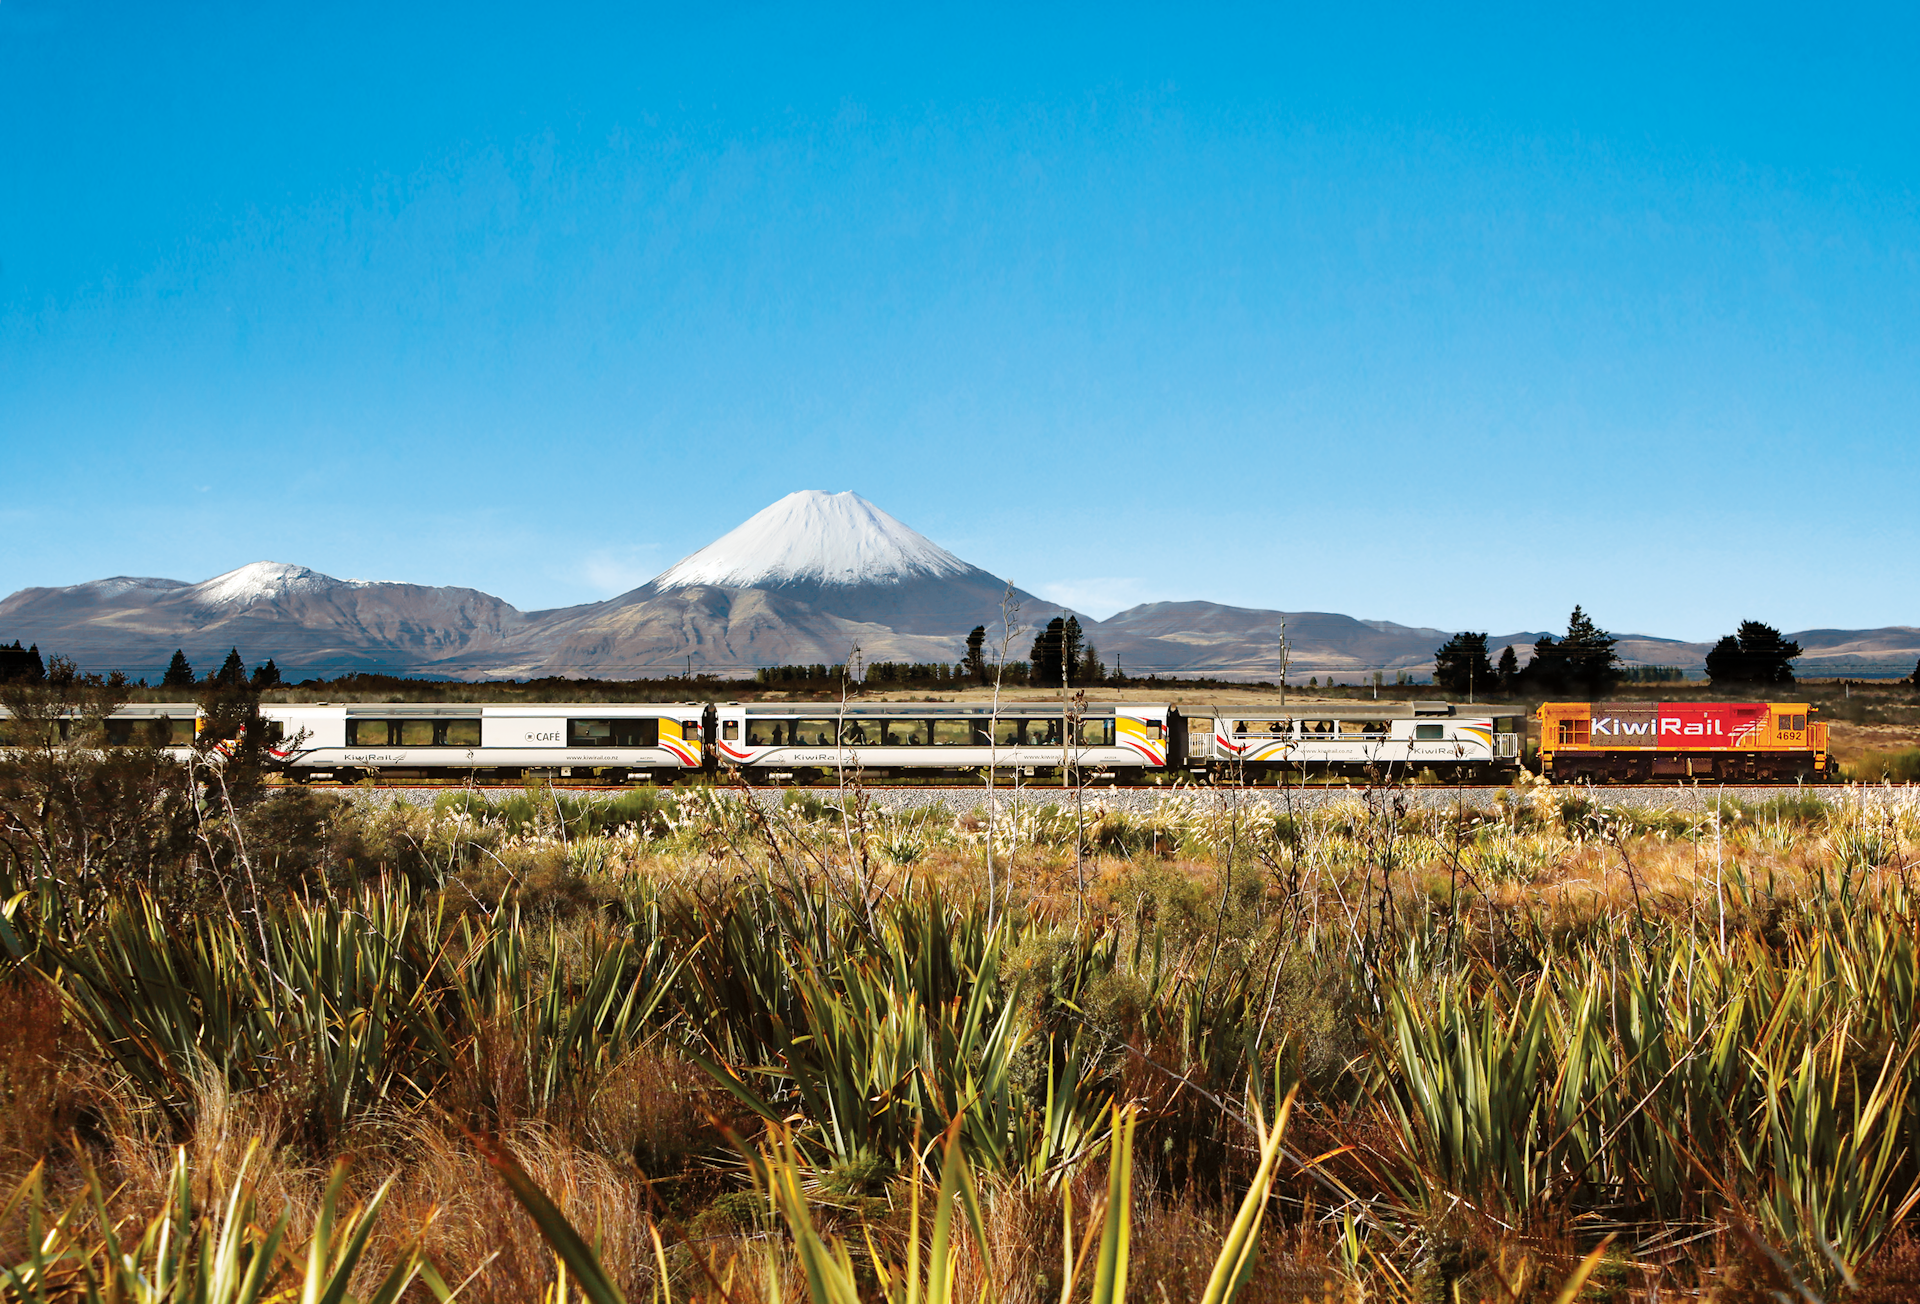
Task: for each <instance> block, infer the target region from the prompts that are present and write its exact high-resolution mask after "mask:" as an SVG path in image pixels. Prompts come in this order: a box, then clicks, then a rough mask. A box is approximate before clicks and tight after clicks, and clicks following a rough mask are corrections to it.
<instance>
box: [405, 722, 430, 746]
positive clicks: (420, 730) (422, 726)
mask: <svg viewBox="0 0 1920 1304" xmlns="http://www.w3.org/2000/svg"><path fill="white" fill-rule="evenodd" d="M400 745H401V746H402V747H431V746H433V721H431V720H402V721H400Z"/></svg>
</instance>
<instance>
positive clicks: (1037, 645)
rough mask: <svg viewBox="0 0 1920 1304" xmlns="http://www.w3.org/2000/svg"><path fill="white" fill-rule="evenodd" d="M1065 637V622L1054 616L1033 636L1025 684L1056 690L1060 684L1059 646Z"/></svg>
mask: <svg viewBox="0 0 1920 1304" xmlns="http://www.w3.org/2000/svg"><path fill="white" fill-rule="evenodd" d="M1065 635H1066V621H1064V620H1062V619H1061V618H1060V617H1058V616H1055V617H1054V618H1053V619H1052V620H1050V621H1048V622H1047V627H1046V628H1045V629H1043V630H1041V631H1040V632H1039V633H1038V634H1037V635H1035V636H1034V640H1033V650H1032V652H1030V653H1029V654H1028V660H1029V662H1030V666H1029V669H1028V671H1027V676H1028V678H1027V682H1028V683H1030V684H1032V685H1033V686H1034V687H1036V688H1056V687H1058V686H1059V684H1060V645H1061V643H1062V642H1063V641H1064V638H1065Z"/></svg>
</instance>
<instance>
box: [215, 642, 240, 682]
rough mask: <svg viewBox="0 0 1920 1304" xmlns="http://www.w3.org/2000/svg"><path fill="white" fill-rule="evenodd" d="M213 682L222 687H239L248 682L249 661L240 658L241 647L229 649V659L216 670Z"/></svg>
mask: <svg viewBox="0 0 1920 1304" xmlns="http://www.w3.org/2000/svg"><path fill="white" fill-rule="evenodd" d="M213 682H214V683H216V684H218V685H220V687H222V688H238V687H239V686H240V685H242V684H244V683H246V682H247V663H246V662H244V661H242V660H241V659H240V649H239V648H233V649H231V650H229V651H228V653H227V659H226V660H225V661H222V662H221V663H220V669H219V670H217V671H215V672H214V676H213Z"/></svg>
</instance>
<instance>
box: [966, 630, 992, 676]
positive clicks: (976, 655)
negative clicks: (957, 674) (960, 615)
mask: <svg viewBox="0 0 1920 1304" xmlns="http://www.w3.org/2000/svg"><path fill="white" fill-rule="evenodd" d="M986 647H987V627H986V626H985V625H975V626H974V627H973V632H972V633H971V634H969V635H967V655H966V659H965V660H964V661H963V662H961V664H962V665H964V666H965V667H966V670H967V673H968V674H969V675H972V676H973V679H974V682H975V683H981V684H984V683H986V682H987V653H986Z"/></svg>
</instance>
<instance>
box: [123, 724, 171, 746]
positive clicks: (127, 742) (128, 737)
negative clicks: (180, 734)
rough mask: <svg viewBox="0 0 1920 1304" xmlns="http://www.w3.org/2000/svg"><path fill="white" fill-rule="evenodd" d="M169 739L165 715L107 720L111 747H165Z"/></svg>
mask: <svg viewBox="0 0 1920 1304" xmlns="http://www.w3.org/2000/svg"><path fill="white" fill-rule="evenodd" d="M169 741H170V731H169V730H168V728H167V720H166V717H165V716H149V717H147V718H146V719H144V720H109V721H107V746H109V747H165V746H167V744H168V742H169Z"/></svg>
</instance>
